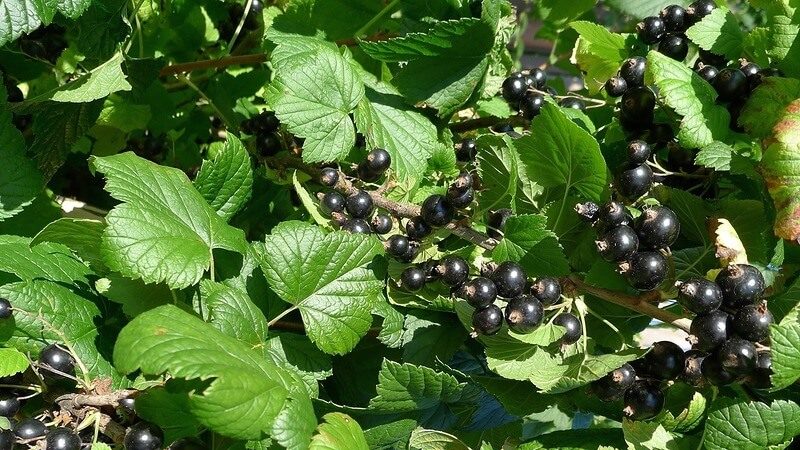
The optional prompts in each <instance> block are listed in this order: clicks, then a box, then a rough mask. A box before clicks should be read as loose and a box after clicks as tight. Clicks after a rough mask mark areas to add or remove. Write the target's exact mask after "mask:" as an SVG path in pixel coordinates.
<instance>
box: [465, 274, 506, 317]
mask: <svg viewBox="0 0 800 450" xmlns="http://www.w3.org/2000/svg"><path fill="white" fill-rule="evenodd" d="M459 297H461V298H463V299H464V300H466V301H467V303H469V304H470V306H472V307H473V308H479V309H480V308H485V307H487V306H489V305H491V304H492V303H494V301H495V299H496V298H497V288H496V287H495V285H494V282H493V281H492V280H490V279H488V278H485V277H477V278H473V279H471V280H469V281H467V282H466V284H464V286H462V287H461V289H460V290H459Z"/></svg>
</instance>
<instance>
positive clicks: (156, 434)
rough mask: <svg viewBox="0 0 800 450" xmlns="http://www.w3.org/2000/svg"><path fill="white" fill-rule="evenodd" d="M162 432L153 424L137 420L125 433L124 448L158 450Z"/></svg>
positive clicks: (161, 441) (127, 449) (128, 449)
mask: <svg viewBox="0 0 800 450" xmlns="http://www.w3.org/2000/svg"><path fill="white" fill-rule="evenodd" d="M163 442H164V432H163V431H161V429H160V428H158V427H157V426H155V425H151V424H149V423H147V422H139V423H137V424H135V425H133V426H132V427H131V428H130V429H129V430H128V432H127V433H126V434H125V440H124V445H125V450H160V449H161V447H162V443H163Z"/></svg>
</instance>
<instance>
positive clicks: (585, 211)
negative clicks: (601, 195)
mask: <svg viewBox="0 0 800 450" xmlns="http://www.w3.org/2000/svg"><path fill="white" fill-rule="evenodd" d="M575 212H576V213H578V216H580V218H581V219H583V220H584V221H586V222H589V223H591V222H594V221H595V220H597V213H598V212H600V207H599V206H598V205H597V203H595V202H586V203H578V204H577V205H575Z"/></svg>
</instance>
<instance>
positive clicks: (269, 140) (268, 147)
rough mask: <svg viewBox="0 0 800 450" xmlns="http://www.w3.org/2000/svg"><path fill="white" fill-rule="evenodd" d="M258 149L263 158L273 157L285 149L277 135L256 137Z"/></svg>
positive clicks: (270, 134)
mask: <svg viewBox="0 0 800 450" xmlns="http://www.w3.org/2000/svg"><path fill="white" fill-rule="evenodd" d="M256 148H257V149H258V153H259V154H260V155H261V156H272V155H275V154H276V153H278V152H279V151H281V150H282V149H283V143H282V142H281V139H280V138H279V137H278V135H276V134H275V133H266V134H259V135H257V136H256Z"/></svg>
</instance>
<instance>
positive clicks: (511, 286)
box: [490, 261, 528, 298]
mask: <svg viewBox="0 0 800 450" xmlns="http://www.w3.org/2000/svg"><path fill="white" fill-rule="evenodd" d="M490 278H491V280H492V281H493V282H494V284H495V286H496V287H497V295H499V296H500V297H503V298H514V297H518V296H520V295H522V293H523V292H524V291H525V284H526V283H527V281H528V280H527V275H526V274H525V270H524V269H523V268H522V266H520V265H519V264H517V263H515V262H513V261H505V262H502V263H500V265H499V266H497V269H495V270H494V272H492V276H491V277H490Z"/></svg>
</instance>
